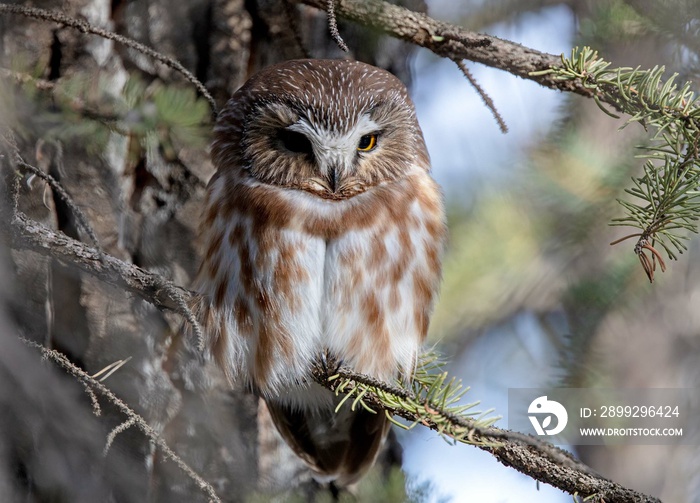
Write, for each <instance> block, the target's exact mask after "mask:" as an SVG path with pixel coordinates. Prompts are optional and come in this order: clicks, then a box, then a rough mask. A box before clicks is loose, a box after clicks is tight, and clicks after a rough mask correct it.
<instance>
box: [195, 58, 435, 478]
mask: <svg viewBox="0 0 700 503" xmlns="http://www.w3.org/2000/svg"><path fill="white" fill-rule="evenodd" d="M211 156H212V160H213V162H214V165H215V167H216V168H217V171H216V173H215V175H214V176H213V178H212V179H211V181H210V182H209V185H208V188H207V196H206V201H205V208H204V216H203V223H202V228H201V234H202V239H203V259H202V263H201V268H200V271H199V275H198V279H197V288H198V289H199V291H200V292H201V293H202V298H203V299H205V301H204V308H203V311H204V313H203V318H204V320H205V329H206V332H207V334H208V340H209V350H210V351H211V354H212V356H213V357H214V358H215V360H216V362H217V363H218V365H219V366H220V368H221V369H222V370H223V372H224V373H225V375H226V376H227V378H228V379H229V380H230V381H231V382H235V381H236V380H237V379H243V380H245V382H246V383H247V384H248V385H249V386H250V387H251V388H252V390H253V391H254V392H255V393H257V394H258V395H259V396H260V397H262V398H263V399H264V400H265V402H266V405H267V407H268V409H269V411H270V414H271V417H272V418H273V421H274V423H275V425H276V427H277V429H278V430H279V432H280V433H281V435H282V437H283V438H284V439H285V440H286V441H287V443H288V444H289V445H290V446H291V448H292V449H293V450H294V451H295V452H296V453H297V454H298V455H299V456H300V457H301V458H302V459H303V460H304V461H306V462H307V463H308V464H309V465H310V467H311V468H312V470H313V471H314V472H315V474H316V477H317V479H318V480H323V481H333V482H334V483H335V484H336V485H338V486H344V485H348V484H351V483H353V482H355V481H356V480H357V479H358V478H359V477H360V476H361V475H362V474H363V473H364V472H365V471H366V470H367V468H369V467H370V466H371V465H372V463H373V462H374V460H375V458H376V456H377V453H378V451H379V449H380V447H381V445H382V443H383V441H384V439H385V438H386V434H387V432H388V428H389V423H388V421H387V419H386V417H385V416H384V414H382V413H378V414H371V413H369V412H367V411H365V410H356V411H352V410H351V409H350V407H343V408H341V410H340V411H339V412H338V413H336V412H335V408H336V405H337V402H338V398H337V397H336V396H335V395H334V394H333V393H332V392H330V391H328V390H327V389H325V388H323V387H321V386H319V385H318V384H316V383H314V381H313V379H312V377H311V369H312V367H313V366H314V365H315V364H316V363H317V362H318V360H319V358H320V357H321V356H322V355H330V356H331V357H332V358H333V359H334V360H336V361H339V362H342V363H343V364H344V365H347V366H349V367H351V368H352V369H354V370H355V371H357V372H360V373H363V374H368V375H370V376H373V377H376V378H378V379H381V380H383V381H388V382H394V381H395V380H396V379H397V378H408V377H410V376H411V373H412V372H413V370H414V367H415V364H416V357H417V354H418V351H419V348H420V345H421V343H422V341H423V340H424V339H425V336H426V332H427V330H428V322H429V319H430V314H431V310H432V307H433V304H434V301H435V297H436V292H437V290H438V284H439V282H440V270H441V259H442V254H443V248H444V242H445V234H446V231H445V222H444V211H443V206H442V199H441V194H440V191H439V189H438V187H437V185H436V183H435V182H434V181H433V179H432V178H431V177H430V175H429V171H430V160H429V157H428V153H427V151H426V147H425V142H424V140H423V134H422V132H421V129H420V126H419V125H418V122H417V120H416V114H415V110H414V107H413V104H412V103H411V100H410V98H409V97H408V93H407V91H406V88H405V87H404V86H403V84H402V83H401V82H400V81H399V80H398V79H397V78H396V77H394V76H393V75H391V74H390V73H388V72H386V71H384V70H380V69H378V68H375V67H373V66H370V65H367V64H363V63H360V62H354V61H340V60H293V61H287V62H285V63H281V64H278V65H276V66H272V67H269V68H266V69H264V70H262V71H261V72H259V73H257V74H256V75H254V76H253V77H252V78H251V79H250V80H248V82H246V83H245V84H244V85H243V86H242V87H241V88H240V89H239V90H238V91H237V92H236V93H235V94H234V95H233V97H232V98H231V99H230V100H229V101H228V103H227V104H226V106H225V108H224V109H223V110H222V111H221V113H220V114H219V117H218V119H217V123H216V126H215V138H214V141H213V144H212V148H211Z"/></svg>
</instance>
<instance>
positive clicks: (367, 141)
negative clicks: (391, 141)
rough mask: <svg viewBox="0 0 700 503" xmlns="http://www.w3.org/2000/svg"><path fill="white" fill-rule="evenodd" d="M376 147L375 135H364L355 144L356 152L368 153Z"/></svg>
mask: <svg viewBox="0 0 700 503" xmlns="http://www.w3.org/2000/svg"><path fill="white" fill-rule="evenodd" d="M376 146H377V134H376V133H372V134H366V135H364V136H363V137H362V138H360V143H358V144H357V150H359V151H360V152H369V151H370V150H372V149H374V147H376Z"/></svg>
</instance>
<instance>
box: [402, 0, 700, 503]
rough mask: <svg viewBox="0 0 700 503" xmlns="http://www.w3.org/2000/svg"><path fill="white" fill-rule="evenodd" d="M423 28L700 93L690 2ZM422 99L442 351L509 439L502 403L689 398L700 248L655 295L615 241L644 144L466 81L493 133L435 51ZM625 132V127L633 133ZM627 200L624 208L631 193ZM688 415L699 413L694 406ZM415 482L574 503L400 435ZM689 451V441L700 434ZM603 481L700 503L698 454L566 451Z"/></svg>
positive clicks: (574, 108)
mask: <svg viewBox="0 0 700 503" xmlns="http://www.w3.org/2000/svg"><path fill="white" fill-rule="evenodd" d="M428 10H429V13H430V14H431V15H432V16H434V17H436V18H438V19H443V20H446V21H450V22H453V23H457V24H460V25H462V26H466V27H469V28H471V29H474V30H476V31H480V32H484V33H488V34H491V35H495V36H498V37H501V38H504V39H507V40H511V41H514V42H517V43H520V44H522V45H524V46H526V47H532V48H534V49H537V50H540V51H544V52H549V53H552V54H561V53H564V54H566V55H569V54H570V51H571V48H572V47H575V46H583V45H588V46H591V47H592V48H594V49H596V50H598V51H599V52H600V54H601V55H602V57H603V58H604V59H606V60H608V61H612V63H613V66H629V67H636V66H638V65H639V66H640V67H641V68H652V67H653V66H654V65H665V66H666V68H667V71H668V75H669V76H670V74H672V73H673V72H678V73H679V74H680V76H681V80H682V81H685V80H691V81H692V82H694V83H696V82H697V72H698V66H697V58H698V54H699V52H698V49H700V45H699V41H698V38H697V30H698V26H699V25H700V6H699V5H698V3H697V2H683V1H680V2H675V1H672V2H645V1H632V0H630V1H592V0H591V1H573V2H572V1H565V2H558V1H528V0H524V1H490V2H481V1H460V2H450V1H446V0H445V1H441V0H431V1H429V2H428ZM413 69H414V76H415V77H414V78H415V80H414V84H413V88H412V89H413V96H414V100H415V102H416V106H417V108H418V115H419V119H420V120H421V124H422V126H423V129H424V132H425V136H426V140H427V143H428V148H429V150H430V153H431V156H432V161H433V166H434V174H435V177H436V178H437V179H438V180H439V181H440V183H441V185H442V186H443V188H444V190H445V195H446V198H447V202H448V208H449V214H450V231H451V241H450V246H449V252H448V257H447V261H446V267H445V271H444V284H443V290H442V294H441V298H440V302H439V304H438V306H437V310H436V313H435V316H434V318H433V322H432V326H431V334H432V341H433V342H434V343H435V344H437V345H438V349H439V350H440V351H441V352H442V353H443V354H445V355H449V359H450V361H451V362H452V364H451V367H450V368H451V371H452V372H453V373H455V374H457V375H459V376H460V377H461V378H462V379H463V380H464V382H465V384H468V385H469V386H471V388H472V389H471V391H470V392H469V393H468V394H467V396H466V397H465V401H466V402H468V401H470V399H471V400H481V408H482V410H485V409H489V408H494V409H495V414H498V415H502V416H504V418H503V420H502V421H500V422H499V423H497V424H498V425H500V426H502V427H506V426H507V396H508V388H517V387H540V386H543V387H544V386H553V387H556V386H563V387H601V388H605V387H621V388H625V387H630V388H696V389H697V387H698V385H699V384H700V382H699V381H698V378H699V375H698V371H697V368H698V366H697V362H698V361H699V360H700V352H699V351H700V337H699V336H700V332H699V330H700V325H699V321H700V320H699V318H698V315H697V314H696V313H697V312H698V311H697V310H698V302H699V301H700V297H699V296H698V295H699V294H700V290H699V285H698V279H699V276H698V274H699V271H698V266H697V264H698V247H697V240H696V239H695V238H694V236H693V239H692V240H691V241H690V242H689V251H688V252H687V253H686V254H684V255H681V256H680V257H679V260H678V261H677V262H673V261H671V262H670V264H669V271H668V272H667V273H665V274H660V275H657V276H656V279H655V282H654V284H649V281H648V280H647V278H646V276H645V274H644V272H643V271H642V269H641V266H640V264H639V262H638V260H637V258H636V256H635V255H634V253H633V252H632V247H633V243H632V241H627V242H623V243H621V244H619V245H616V246H609V244H608V243H610V242H612V241H614V240H615V239H618V238H620V237H623V236H625V235H627V234H629V233H630V232H631V231H630V229H624V228H620V227H610V226H609V223H610V221H611V220H612V219H613V218H616V217H619V216H622V207H621V206H620V205H619V204H618V203H617V202H616V198H619V197H625V196H627V195H626V194H624V193H623V189H625V188H627V187H629V186H630V177H631V176H632V175H636V174H638V173H639V168H640V163H641V161H639V160H637V159H635V157H634V156H635V154H636V152H635V147H636V145H639V144H644V143H647V142H648V137H647V135H646V134H645V131H644V129H643V128H642V127H641V126H639V125H638V124H633V125H631V126H629V127H627V128H625V129H624V130H619V128H620V127H621V126H622V125H623V121H621V120H615V119H612V118H610V117H609V116H607V115H605V114H603V113H602V112H601V111H600V110H599V109H598V108H597V106H596V105H595V104H594V103H593V101H592V100H585V99H582V98H580V97H578V96H571V95H566V94H563V93H560V92H555V91H551V90H547V89H543V88H541V87H539V86H537V85H536V84H534V83H532V82H528V81H525V80H522V79H519V78H516V77H513V76H512V75H509V74H507V73H504V72H500V71H496V70H492V69H489V68H484V67H481V66H478V65H475V64H472V65H471V66H470V69H471V70H472V72H473V74H474V76H475V77H476V78H477V79H478V81H479V82H480V84H481V86H482V87H483V88H484V89H485V90H486V91H487V93H488V94H489V95H490V96H491V97H492V98H493V100H494V102H495V104H496V106H497V107H498V110H499V111H500V113H501V115H502V116H503V118H504V119H505V121H506V123H507V124H508V126H509V132H508V134H505V135H503V134H501V133H500V132H499V130H498V127H497V124H496V121H495V120H494V119H493V118H492V117H491V114H490V112H489V111H488V110H487V109H486V108H485V107H484V106H483V105H482V103H481V101H480V98H479V97H478V96H477V95H476V93H475V92H474V91H473V90H472V89H471V88H470V87H469V85H468V84H467V82H466V81H465V79H464V78H463V77H462V75H461V73H460V72H459V70H458V69H457V68H456V67H455V66H454V65H453V64H451V62H449V61H444V60H441V59H440V58H437V57H435V56H434V55H432V54H430V53H428V52H427V51H418V53H417V54H416V56H415V58H414V60H413ZM623 119H624V118H623ZM627 197H629V196H627ZM695 400H696V398H695ZM400 438H401V441H402V444H403V445H404V447H405V448H406V460H405V467H406V469H407V470H408V472H409V473H411V474H413V475H414V476H416V477H418V478H420V477H425V478H430V479H431V480H434V481H436V484H437V486H438V487H439V491H438V492H439V493H440V494H441V495H442V496H450V497H451V498H452V499H451V501H465V502H466V501H489V502H504V501H511V502H517V501H571V497H570V496H567V495H565V494H563V493H561V492H559V491H557V490H554V489H552V488H550V487H546V486H542V485H540V486H539V487H538V486H537V485H536V484H535V482H534V481H532V480H530V479H528V478H527V477H525V476H523V475H520V474H518V473H516V472H514V471H513V470H510V469H508V468H506V467H503V466H502V465H500V464H499V463H498V462H497V461H496V460H495V459H494V458H493V457H491V456H490V455H488V454H487V453H483V452H481V451H478V450H476V449H470V448H465V447H462V446H457V447H453V446H450V445H448V444H447V443H446V442H445V441H443V440H441V439H440V438H437V437H436V435H434V434H432V433H431V432H428V431H425V430H421V431H411V432H410V433H404V434H401V435H400ZM695 438H696V440H695V443H696V444H697V437H695ZM569 448H570V449H571V450H572V451H573V452H575V453H576V455H577V456H579V457H580V458H581V459H582V460H584V461H585V462H586V463H588V464H589V465H590V466H591V467H592V468H593V469H595V470H597V471H599V472H600V473H602V474H603V475H604V476H606V477H609V478H611V479H612V480H615V481H616V482H618V483H620V484H622V485H624V486H627V487H631V488H634V489H637V490H639V491H642V492H645V493H648V494H652V495H655V496H658V497H660V498H661V499H662V500H663V501H672V502H676V501H677V502H684V501H700V487H699V486H698V482H699V480H698V470H697V466H698V461H700V459H699V456H698V455H699V454H700V452H699V451H698V447H697V445H696V446H679V447H669V446H625V447H619V446H618V447H609V446H587V447H585V448H584V447H582V448H576V447H569Z"/></svg>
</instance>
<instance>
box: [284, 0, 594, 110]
mask: <svg viewBox="0 0 700 503" xmlns="http://www.w3.org/2000/svg"><path fill="white" fill-rule="evenodd" d="M295 1H297V2H300V3H304V4H306V5H310V6H312V7H316V8H317V9H320V10H323V11H325V10H326V7H327V4H326V0H295ZM335 13H336V14H337V15H339V16H342V17H344V18H347V19H350V20H352V21H356V22H358V23H360V24H363V25H366V26H370V27H372V28H376V29H378V30H380V31H383V32H384V33H386V34H388V35H391V36H393V37H396V38H400V39H402V40H406V41H407V42H411V43H413V44H416V45H419V46H421V47H425V48H426V49H430V50H431V51H433V52H434V53H435V54H437V55H438V56H442V57H444V58H448V59H452V60H456V61H461V60H463V59H468V60H470V61H474V62H476V63H482V64H484V65H486V66H490V67H492V68H497V69H499V70H505V71H507V72H509V73H512V74H513V75H516V76H518V77H522V78H524V79H528V80H533V81H535V82H537V83H538V84H540V85H542V86H544V87H549V88H551V89H559V90H561V91H568V92H574V93H577V94H580V95H582V96H586V97H589V98H591V97H593V91H591V90H590V89H588V88H586V87H585V86H584V85H583V83H582V82H581V81H580V80H573V81H562V80H558V79H556V78H555V77H554V76H553V75H550V74H545V75H535V74H533V72H539V71H543V70H547V69H549V68H552V67H556V66H559V65H560V64H561V59H560V57H559V56H555V55H554V54H547V53H544V52H540V51H536V50H534V49H530V48H528V47H524V46H522V45H520V44H516V43H514V42H509V41H507V40H502V39H500V38H497V37H493V36H490V35H482V34H480V33H474V32H471V31H468V30H465V29H463V28H461V27H459V26H455V25H452V24H449V23H445V22H442V21H437V20H435V19H433V18H431V17H429V16H427V15H426V14H422V13H419V12H414V11H411V10H409V9H406V8H404V7H399V6H397V5H392V4H390V3H388V2H385V1H382V0H342V1H341V0H336V2H335Z"/></svg>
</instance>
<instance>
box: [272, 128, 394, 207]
mask: <svg viewBox="0 0 700 503" xmlns="http://www.w3.org/2000/svg"><path fill="white" fill-rule="evenodd" d="M380 136H381V131H380V128H379V126H378V125H377V124H376V123H375V122H374V121H373V120H372V119H371V118H370V117H369V115H368V114H363V115H361V116H360V117H359V118H358V120H357V121H356V122H355V123H354V124H352V125H351V126H350V127H349V128H348V130H346V131H338V130H337V129H329V128H325V127H323V126H321V125H318V124H314V123H312V122H311V121H309V120H308V119H306V118H300V119H299V120H298V121H297V122H295V123H294V124H291V125H289V126H287V127H286V128H282V129H280V131H279V132H278V137H279V138H280V139H281V143H282V145H283V147H284V148H285V149H286V150H288V151H289V152H290V153H292V154H299V155H303V156H304V157H305V158H306V160H307V161H308V162H311V163H312V164H313V166H312V174H311V176H309V177H308V178H307V179H306V180H304V183H303V185H302V186H301V187H300V188H302V189H304V190H307V191H310V192H312V193H315V194H316V195H319V196H321V197H323V198H326V199H345V198H347V197H351V196H353V195H356V194H358V193H360V192H364V191H365V190H366V189H367V188H369V187H368V186H367V185H366V184H363V183H362V180H360V179H359V178H358V171H359V166H360V164H361V163H362V162H364V161H366V158H367V157H370V156H372V155H375V154H376V152H375V150H377V147H378V146H379V144H380V140H379V138H380Z"/></svg>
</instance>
